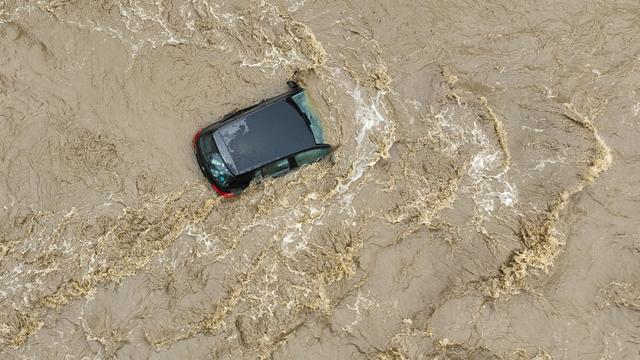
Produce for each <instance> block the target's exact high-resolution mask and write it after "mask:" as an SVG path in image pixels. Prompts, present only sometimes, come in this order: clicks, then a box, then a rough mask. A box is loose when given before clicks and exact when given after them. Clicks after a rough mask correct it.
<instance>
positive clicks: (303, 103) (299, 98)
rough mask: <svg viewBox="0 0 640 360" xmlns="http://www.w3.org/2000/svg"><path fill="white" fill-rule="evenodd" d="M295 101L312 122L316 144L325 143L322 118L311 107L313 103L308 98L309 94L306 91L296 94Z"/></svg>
mask: <svg viewBox="0 0 640 360" xmlns="http://www.w3.org/2000/svg"><path fill="white" fill-rule="evenodd" d="M291 98H292V99H293V101H294V102H295V103H296V105H298V108H300V110H301V111H302V112H303V113H304V114H305V115H307V118H309V121H310V122H311V132H313V138H314V140H315V141H316V144H322V143H323V142H324V139H323V134H322V127H321V126H320V117H318V114H316V112H315V111H314V109H313V107H312V106H311V102H310V101H309V99H308V98H307V94H306V92H305V91H303V92H301V93H298V94H295V95H293V96H292V97H291Z"/></svg>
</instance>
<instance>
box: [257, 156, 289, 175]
mask: <svg viewBox="0 0 640 360" xmlns="http://www.w3.org/2000/svg"><path fill="white" fill-rule="evenodd" d="M288 171H289V161H288V160H287V159H282V160H278V161H276V162H272V163H271V164H269V165H266V166H264V167H263V168H262V177H263V178H265V177H269V176H271V177H277V176H281V175H284V174H286V173H287V172H288Z"/></svg>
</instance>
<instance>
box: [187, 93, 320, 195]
mask: <svg viewBox="0 0 640 360" xmlns="http://www.w3.org/2000/svg"><path fill="white" fill-rule="evenodd" d="M287 85H288V86H289V88H290V89H289V91H288V92H286V93H284V94H281V95H279V96H276V97H274V98H271V99H267V100H263V101H262V102H260V103H259V104H257V105H253V106H250V107H247V108H244V109H241V110H238V111H235V112H232V113H231V114H228V115H226V116H225V117H223V118H222V119H221V120H220V121H218V122H216V123H214V124H211V125H209V126H208V127H206V128H204V129H201V130H200V131H198V132H197V133H196V135H195V137H194V138H193V147H194V151H195V153H196V158H197V159H198V164H199V165H200V169H201V170H202V173H203V174H204V176H205V177H206V178H207V179H208V180H209V182H210V183H211V187H212V188H213V189H214V190H215V191H216V192H217V193H218V194H220V195H221V196H223V197H233V196H235V195H237V194H239V193H240V192H242V190H244V189H246V188H247V187H248V186H249V184H250V183H251V182H260V181H262V180H263V179H265V178H268V177H278V176H282V175H284V174H286V173H288V172H289V171H291V170H293V169H296V168H297V167H299V166H301V165H304V164H310V163H313V162H316V161H318V160H320V159H322V158H323V157H325V156H326V155H328V154H329V153H331V151H332V147H331V145H328V144H324V143H323V141H324V140H323V133H322V127H321V126H320V119H319V118H318V116H317V114H316V113H315V112H314V111H313V109H312V107H311V104H310V102H309V101H308V99H307V95H306V93H305V91H304V89H303V88H301V87H300V86H299V85H298V84H297V83H295V82H293V81H289V82H287Z"/></svg>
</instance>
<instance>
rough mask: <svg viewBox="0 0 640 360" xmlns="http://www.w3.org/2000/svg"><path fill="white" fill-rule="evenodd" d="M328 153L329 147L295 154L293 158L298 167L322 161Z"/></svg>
mask: <svg viewBox="0 0 640 360" xmlns="http://www.w3.org/2000/svg"><path fill="white" fill-rule="evenodd" d="M330 152H331V148H330V147H322V148H317V149H311V150H307V151H303V152H301V153H299V154H296V155H295V156H294V158H295V160H296V163H297V164H298V166H300V165H304V164H311V163H314V162H316V161H318V160H320V159H322V158H323V157H325V156H327V154H329V153H330Z"/></svg>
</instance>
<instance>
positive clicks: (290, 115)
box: [214, 98, 316, 175]
mask: <svg viewBox="0 0 640 360" xmlns="http://www.w3.org/2000/svg"><path fill="white" fill-rule="evenodd" d="M214 137H215V139H216V143H220V142H223V144H218V147H219V148H220V152H221V154H222V156H223V159H224V160H225V162H227V163H228V164H227V165H229V168H230V170H231V172H233V173H234V174H236V175H237V174H242V173H245V172H247V171H251V170H253V169H256V168H258V167H260V166H262V165H265V164H268V163H270V162H272V161H274V160H276V159H279V158H282V157H285V156H288V155H291V154H293V153H296V152H298V151H302V150H305V149H308V148H310V147H313V146H315V145H316V143H315V140H314V137H313V133H312V132H311V130H310V129H309V127H308V126H307V124H306V123H305V119H304V118H303V117H302V115H300V113H299V112H298V110H297V109H296V108H295V107H294V105H292V104H290V103H288V102H287V99H286V98H284V99H281V100H278V101H276V102H273V103H271V104H268V105H266V106H265V107H264V108H258V109H256V110H254V111H251V112H250V113H249V114H247V115H246V116H242V117H240V118H238V119H236V120H233V121H231V122H230V123H229V124H226V125H224V126H222V127H221V128H220V129H218V131H217V132H216V134H215V136H214ZM225 152H227V154H225ZM225 155H227V156H225Z"/></svg>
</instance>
